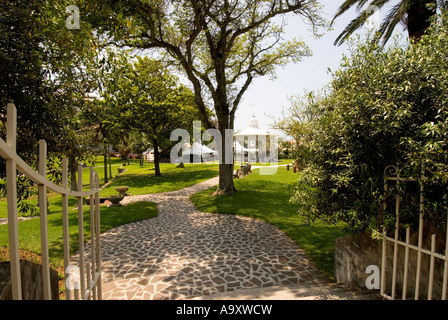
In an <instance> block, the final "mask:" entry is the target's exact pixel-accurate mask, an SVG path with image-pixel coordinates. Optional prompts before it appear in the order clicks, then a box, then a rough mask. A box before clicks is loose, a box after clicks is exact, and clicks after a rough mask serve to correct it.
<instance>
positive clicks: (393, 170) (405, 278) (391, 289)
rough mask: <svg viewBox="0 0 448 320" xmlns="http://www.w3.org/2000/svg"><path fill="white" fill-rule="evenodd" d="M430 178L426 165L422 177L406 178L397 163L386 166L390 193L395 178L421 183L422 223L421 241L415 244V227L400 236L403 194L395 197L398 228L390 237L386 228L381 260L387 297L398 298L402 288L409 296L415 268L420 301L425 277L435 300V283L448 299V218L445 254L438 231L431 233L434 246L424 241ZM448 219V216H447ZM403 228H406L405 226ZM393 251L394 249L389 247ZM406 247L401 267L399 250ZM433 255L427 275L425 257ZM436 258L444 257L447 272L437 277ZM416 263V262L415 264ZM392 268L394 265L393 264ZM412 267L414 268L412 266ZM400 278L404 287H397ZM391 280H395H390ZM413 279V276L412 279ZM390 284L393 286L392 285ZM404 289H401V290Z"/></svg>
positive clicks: (429, 294) (404, 296) (429, 295)
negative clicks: (413, 258)
mask: <svg viewBox="0 0 448 320" xmlns="http://www.w3.org/2000/svg"><path fill="white" fill-rule="evenodd" d="M426 180H427V177H426V176H425V172H424V168H423V167H422V170H421V174H420V176H419V177H418V178H416V177H402V176H400V172H399V170H398V168H397V167H395V166H388V167H387V168H386V169H385V178H384V191H385V195H387V194H388V192H389V182H390V181H395V183H397V185H398V184H400V183H406V182H417V183H419V193H420V195H419V197H420V199H419V222H418V234H417V239H418V240H417V244H416V245H415V244H412V243H411V240H410V239H411V229H410V227H407V228H405V229H404V231H405V233H406V235H405V240H404V241H403V240H402V239H400V236H399V233H400V201H401V199H400V196H399V195H396V196H395V230H394V235H393V236H389V235H388V234H387V231H386V229H385V227H383V246H382V259H381V285H380V294H381V295H382V296H383V297H385V298H387V299H396V298H397V291H401V293H402V294H401V299H403V300H406V299H407V292H408V284H409V282H410V281H409V279H410V277H409V272H410V270H411V269H413V270H414V269H415V272H414V276H415V282H414V283H413V287H414V299H415V300H417V299H419V298H421V292H420V288H421V286H422V283H423V281H424V280H423V278H425V279H426V280H427V281H428V283H427V299H428V300H431V299H433V289H434V285H435V283H437V284H438V285H439V286H441V288H442V290H441V297H440V298H441V299H442V300H446V298H447V281H448V221H447V226H446V229H445V232H446V239H445V248H444V254H442V253H440V252H436V248H435V246H436V234H432V235H431V241H430V248H424V247H423V242H424V239H425V238H424V237H427V236H428V235H425V234H424V229H423V225H424V219H423V213H424V210H425V204H424V181H426ZM385 210H386V203H385V202H384V204H383V208H382V211H383V212H384V211H385ZM447 220H448V219H447ZM402 228H403V227H402ZM388 243H391V244H393V249H392V267H391V269H392V270H391V271H392V272H391V273H392V275H391V279H390V270H388V261H387V260H388V259H387V258H388ZM389 250H390V249H389ZM400 250H401V251H403V250H404V263H403V264H402V269H401V270H399V268H398V252H399V251H400ZM412 251H414V252H416V254H417V257H416V262H414V261H411V259H410V256H411V253H412ZM424 255H425V256H428V257H429V273H428V274H425V276H424V277H423V271H422V259H423V256H424ZM436 259H439V260H440V263H443V265H444V266H443V272H442V274H441V275H440V274H439V276H438V277H436V276H435V272H434V271H435V263H436ZM414 263H415V265H414V266H412V264H414ZM389 267H390V264H389ZM411 267H412V268H411ZM398 278H400V279H401V281H400V282H401V288H398V287H397V283H398ZM390 280H391V282H390ZM412 280H413V279H412ZM387 283H389V284H390V285H389V286H388V285H387ZM399 289H401V290H399Z"/></svg>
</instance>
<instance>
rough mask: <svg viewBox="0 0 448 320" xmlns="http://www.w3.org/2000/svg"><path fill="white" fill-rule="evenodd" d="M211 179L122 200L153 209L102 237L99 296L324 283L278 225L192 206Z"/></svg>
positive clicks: (178, 295) (163, 295) (179, 295)
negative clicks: (145, 217)
mask: <svg viewBox="0 0 448 320" xmlns="http://www.w3.org/2000/svg"><path fill="white" fill-rule="evenodd" d="M217 183H218V178H217V177H216V178H213V179H210V180H208V181H205V182H202V183H199V184H197V185H194V186H191V187H187V188H184V189H181V190H178V191H173V192H165V193H155V194H147V195H139V196H129V197H126V198H125V199H124V200H123V203H130V202H136V201H153V202H156V203H157V208H158V210H159V214H158V216H157V217H155V218H152V219H148V220H142V221H137V222H132V223H129V224H126V225H122V226H119V227H116V228H114V229H111V230H109V231H107V232H105V233H103V234H102V235H101V250H102V253H101V254H102V260H103V299H126V300H130V299H156V300H157V299H187V298H194V297H200V296H207V295H212V294H219V293H226V292H233V291H236V290H245V289H256V288H262V287H272V286H289V285H304V286H309V285H314V284H316V285H317V284H326V283H328V280H327V278H326V277H324V276H323V275H322V273H321V272H320V271H319V270H318V269H317V267H316V266H315V265H314V264H313V263H312V262H311V261H310V260H309V259H308V258H307V256H306V255H305V253H304V252H303V250H302V249H300V248H299V247H298V246H297V244H296V243H295V242H294V241H293V240H292V239H291V238H289V237H288V236H287V235H286V234H285V233H283V232H282V231H281V230H279V229H278V228H277V227H275V226H273V225H271V224H268V223H266V222H263V221H260V220H256V219H253V218H248V217H242V216H236V215H226V214H216V213H204V212H200V211H199V210H198V209H196V207H195V206H194V205H193V203H192V202H191V201H190V199H189V197H190V195H192V194H194V193H196V192H199V191H201V190H205V189H207V188H210V187H212V186H214V185H217ZM86 249H87V250H88V245H87V246H86ZM73 259H74V262H76V259H77V257H76V256H74V257H73Z"/></svg>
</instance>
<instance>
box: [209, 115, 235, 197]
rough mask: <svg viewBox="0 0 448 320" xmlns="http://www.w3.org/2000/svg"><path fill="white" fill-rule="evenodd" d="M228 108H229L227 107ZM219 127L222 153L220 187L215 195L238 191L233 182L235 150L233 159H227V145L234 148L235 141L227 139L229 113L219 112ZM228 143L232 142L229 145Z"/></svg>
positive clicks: (220, 156)
mask: <svg viewBox="0 0 448 320" xmlns="http://www.w3.org/2000/svg"><path fill="white" fill-rule="evenodd" d="M226 109H227V108H226ZM218 122H219V124H218V128H219V132H220V133H221V138H222V139H221V140H222V144H221V154H220V155H219V184H218V189H217V190H216V191H215V193H214V195H228V194H234V193H235V192H236V189H235V186H234V184H233V152H232V153H231V155H229V156H231V159H226V147H228V148H232V150H233V141H227V139H226V129H229V114H228V113H227V114H226V113H218ZM232 124H233V119H232V121H231V122H230V126H231V127H233V125H232ZM227 143H230V145H229V146H227Z"/></svg>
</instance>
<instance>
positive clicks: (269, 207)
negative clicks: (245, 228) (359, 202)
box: [191, 167, 346, 279]
mask: <svg viewBox="0 0 448 320" xmlns="http://www.w3.org/2000/svg"><path fill="white" fill-rule="evenodd" d="M296 178H297V174H294V173H293V172H292V171H291V170H290V171H286V169H285V168H283V167H279V168H278V170H277V173H276V174H274V175H260V169H255V170H253V173H252V174H250V175H248V176H246V177H245V178H243V179H239V180H234V181H235V188H236V189H237V190H238V192H237V193H235V194H234V195H230V196H211V195H210V194H211V193H212V192H213V191H214V190H215V188H211V189H208V190H205V191H202V192H199V193H196V194H194V195H193V196H191V200H192V201H193V203H194V204H195V205H196V207H197V208H198V209H199V210H201V211H203V212H211V213H224V214H237V215H241V216H247V217H252V218H255V219H260V220H263V221H266V222H268V223H271V224H273V225H275V226H276V227H278V228H279V229H281V230H282V231H283V232H285V233H286V234H287V235H288V236H289V237H291V238H292V239H293V240H294V241H295V242H296V243H297V244H298V245H299V246H300V247H301V248H302V249H303V250H304V251H305V252H306V254H307V255H308V256H309V257H310V259H311V260H312V261H313V262H314V263H315V264H316V266H317V267H318V268H319V269H320V270H322V272H323V273H324V274H325V275H326V276H327V277H328V278H330V279H334V276H333V274H334V240H335V238H337V237H341V236H344V235H346V233H345V231H344V225H343V224H337V225H327V224H325V223H323V222H316V223H312V224H310V225H307V224H305V223H304V221H305V219H304V217H303V216H301V215H300V214H299V213H298V212H297V206H295V205H294V204H293V203H290V202H289V199H290V197H291V193H292V191H293V186H294V183H295V181H296Z"/></svg>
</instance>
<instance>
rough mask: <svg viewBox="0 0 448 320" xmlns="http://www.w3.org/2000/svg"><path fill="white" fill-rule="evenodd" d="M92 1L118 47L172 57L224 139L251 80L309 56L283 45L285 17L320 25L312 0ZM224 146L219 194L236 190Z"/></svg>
mask: <svg viewBox="0 0 448 320" xmlns="http://www.w3.org/2000/svg"><path fill="white" fill-rule="evenodd" d="M92 1H93V2H94V4H93V5H92V6H91V8H92V9H94V10H97V11H98V12H99V11H100V10H102V11H105V12H108V14H107V18H106V19H104V20H103V21H101V24H100V25H99V26H100V30H101V31H109V32H110V31H112V32H113V34H114V35H115V43H117V44H118V45H120V46H126V45H127V46H132V47H135V48H142V49H161V50H162V51H163V52H165V53H167V54H168V56H169V57H171V58H173V61H174V62H175V63H176V64H177V65H178V66H179V68H180V69H182V70H183V71H184V72H185V74H186V76H187V78H188V80H189V81H190V83H191V85H192V88H193V91H194V97H195V103H196V107H197V108H198V110H199V111H200V112H201V115H202V121H203V125H204V126H205V127H206V128H210V127H211V122H210V120H209V119H208V111H207V102H208V101H211V102H212V104H213V107H214V110H215V114H216V116H217V119H218V129H219V131H220V132H221V134H222V135H223V136H224V134H225V130H226V129H233V127H234V117H235V112H236V110H237V108H238V106H239V104H240V102H241V99H242V97H243V95H244V94H245V92H246V91H247V89H248V87H249V86H250V84H251V83H252V81H253V79H254V78H255V77H259V76H265V75H274V71H275V69H276V67H280V66H285V65H286V64H287V63H289V62H297V61H299V60H300V59H301V58H302V57H303V56H307V55H309V54H310V52H309V50H308V48H307V47H306V46H305V44H304V43H303V42H302V41H299V40H296V39H294V40H291V41H286V40H284V38H283V36H284V33H285V25H286V22H287V19H286V15H287V14H288V13H291V14H296V15H297V16H300V17H302V18H304V19H305V20H307V21H308V22H310V25H311V26H312V28H313V31H316V30H317V27H318V26H320V25H322V24H323V22H322V20H321V19H320V17H319V16H318V9H319V5H318V4H317V1H313V0H307V1H305V0H292V1H280V0H270V1H261V0H251V1H237V0H184V1H151V2H149V1H142V0H130V1H126V2H125V3H123V2H117V1H101V4H100V3H98V1H94V0H92ZM106 4H108V5H107V6H106ZM120 25H121V27H120ZM227 147H230V148H231V146H227V144H226V142H225V141H224V139H223V143H222V150H221V155H220V160H221V161H220V167H219V187H218V190H217V193H218V194H231V193H234V192H235V188H234V185H233V178H232V177H233V159H225V149H226V148H227Z"/></svg>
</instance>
